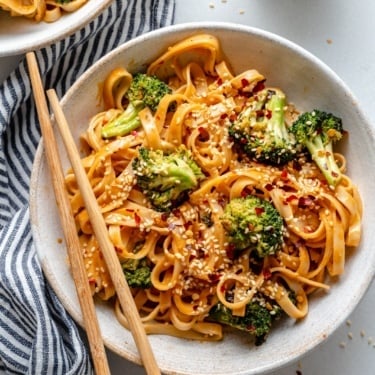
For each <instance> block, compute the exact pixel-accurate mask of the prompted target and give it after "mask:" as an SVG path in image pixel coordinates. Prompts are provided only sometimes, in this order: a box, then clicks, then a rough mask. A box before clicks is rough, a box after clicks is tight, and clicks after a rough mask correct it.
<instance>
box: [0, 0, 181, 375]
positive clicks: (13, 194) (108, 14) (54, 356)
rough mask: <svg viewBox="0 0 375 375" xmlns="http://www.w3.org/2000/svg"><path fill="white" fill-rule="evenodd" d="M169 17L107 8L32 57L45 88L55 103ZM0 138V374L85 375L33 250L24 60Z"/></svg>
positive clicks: (2, 97) (121, 3)
mask: <svg viewBox="0 0 375 375" xmlns="http://www.w3.org/2000/svg"><path fill="white" fill-rule="evenodd" d="M93 1H95V0H93ZM173 14H174V0H138V1H137V0H116V1H114V2H113V3H112V4H111V6H110V7H109V8H108V9H107V10H106V11H104V12H103V14H101V15H100V16H99V17H98V18H97V19H95V20H94V21H92V22H91V23H90V24H88V25H87V26H86V27H85V28H83V29H81V30H80V31H78V32H76V33H75V34H74V35H72V36H70V37H68V38H66V39H64V40H62V41H61V42H58V43H57V44H55V45H52V46H49V47H47V48H44V49H42V50H40V51H38V52H37V53H36V57H37V59H38V62H39V67H40V71H41V74H42V77H43V79H44V85H45V87H53V88H55V90H56V92H57V94H58V96H59V97H62V96H63V95H64V93H65V92H66V91H67V89H68V88H69V87H70V86H71V85H72V84H73V83H74V81H75V80H76V79H77V77H79V76H80V75H81V74H82V73H83V72H84V71H85V70H86V69H87V68H88V67H89V66H90V65H92V64H93V63H94V62H95V61H96V60H98V59H99V58H100V57H101V56H103V55H104V54H106V53H107V52H109V51H110V50H111V49H113V48H114V47H116V46H117V45H119V44H121V43H123V42H125V41H126V40H129V39H131V38H133V37H135V36H137V35H140V34H143V33H145V32H147V31H150V30H153V29H157V28H160V27H163V26H166V25H169V24H171V23H172V22H173ZM0 132H1V139H0V373H1V374H30V375H39V374H41V375H45V374H46V375H49V374H51V375H59V374H61V375H68V374H72V375H73V374H74V375H75V374H91V373H92V372H93V370H92V365H91V361H90V355H89V351H88V349H87V348H86V346H85V344H84V342H83V341H82V340H81V336H80V332H79V329H77V326H76V325H75V323H74V322H73V321H72V319H71V317H70V316H69V315H68V314H67V312H66V311H65V309H64V307H63V306H62V304H61V302H60V301H59V300H58V299H57V297H56V295H55V294H54V292H53V290H52V289H51V287H50V286H49V284H48V282H47V281H46V279H45V278H44V276H43V273H42V270H41V267H40V264H39V261H38V258H37V255H36V251H35V248H34V245H33V238H32V234H31V229H30V219H29V202H28V199H29V183H30V174H31V169H32V164H33V159H34V155H35V152H36V148H37V146H38V142H39V140H40V128H39V124H38V120H37V114H36V109H35V107H34V104H33V99H32V93H31V85H30V81H29V78H28V70H27V67H26V61H25V60H23V61H22V62H21V63H20V65H19V67H18V68H17V69H16V71H14V72H13V73H12V74H11V75H10V76H9V77H8V78H7V79H6V80H5V81H4V83H3V84H2V85H0Z"/></svg>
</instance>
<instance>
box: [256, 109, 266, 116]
mask: <svg viewBox="0 0 375 375" xmlns="http://www.w3.org/2000/svg"><path fill="white" fill-rule="evenodd" d="M255 114H256V117H263V116H264V111H263V109H258V110H256V111H255Z"/></svg>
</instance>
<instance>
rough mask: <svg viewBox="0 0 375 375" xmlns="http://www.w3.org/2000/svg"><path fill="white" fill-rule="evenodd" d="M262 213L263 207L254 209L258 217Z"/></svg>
mask: <svg viewBox="0 0 375 375" xmlns="http://www.w3.org/2000/svg"><path fill="white" fill-rule="evenodd" d="M263 212H264V208H263V207H255V213H256V214H257V215H258V216H259V215H262V213H263Z"/></svg>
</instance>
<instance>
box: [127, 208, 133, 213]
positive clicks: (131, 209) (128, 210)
mask: <svg viewBox="0 0 375 375" xmlns="http://www.w3.org/2000/svg"><path fill="white" fill-rule="evenodd" d="M125 211H126V212H134V209H133V208H127V209H126V210H125Z"/></svg>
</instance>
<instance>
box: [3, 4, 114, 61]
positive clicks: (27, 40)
mask: <svg viewBox="0 0 375 375" xmlns="http://www.w3.org/2000/svg"><path fill="white" fill-rule="evenodd" d="M112 1H113V0H91V1H88V2H87V3H86V4H84V5H83V6H82V7H81V8H79V9H77V10H76V11H75V12H72V13H66V14H64V15H63V16H62V17H61V18H60V19H58V20H57V21H55V22H53V23H46V22H43V21H42V22H39V23H38V22H34V21H33V20H30V19H27V18H25V17H11V16H10V15H9V13H8V12H5V11H2V10H0V46H1V47H0V57H3V56H12V55H19V54H21V53H25V52H28V51H35V50H37V49H39V48H42V47H45V46H47V45H49V44H52V43H56V42H57V41H59V40H61V39H63V38H66V37H68V36H69V35H71V34H73V33H74V32H76V31H77V30H78V29H80V28H82V27H84V26H85V25H86V24H88V23H89V22H90V21H91V20H93V19H94V18H95V17H97V16H98V15H99V14H100V13H101V12H103V11H104V9H105V8H106V7H108V6H109V5H110V4H111V3H112Z"/></svg>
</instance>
